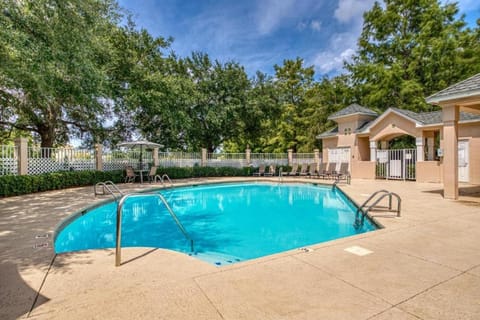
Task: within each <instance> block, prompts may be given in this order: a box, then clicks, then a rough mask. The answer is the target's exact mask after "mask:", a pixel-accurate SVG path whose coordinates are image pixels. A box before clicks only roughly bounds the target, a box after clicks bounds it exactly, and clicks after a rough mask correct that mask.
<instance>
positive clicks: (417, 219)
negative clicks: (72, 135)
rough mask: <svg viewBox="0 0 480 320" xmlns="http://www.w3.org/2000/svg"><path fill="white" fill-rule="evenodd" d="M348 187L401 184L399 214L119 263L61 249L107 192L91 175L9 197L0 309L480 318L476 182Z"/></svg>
mask: <svg viewBox="0 0 480 320" xmlns="http://www.w3.org/2000/svg"><path fill="white" fill-rule="evenodd" d="M206 180H207V179H202V180H195V181H197V182H203V181H206ZM232 180H233V179H216V180H213V179H208V181H232ZM248 180H250V181H252V180H253V178H252V179H248ZM305 180H306V181H308V182H311V181H312V180H310V179H305ZM273 181H275V182H278V178H276V179H273ZM295 181H301V180H300V179H295ZM320 181H321V180H320ZM186 182H189V181H186ZM316 182H318V180H316ZM183 183H185V181H182V182H179V181H175V184H176V185H181V184H183ZM150 187H152V185H150V184H148V183H147V184H143V185H140V184H129V185H120V188H121V189H122V190H124V191H128V192H132V191H136V190H140V189H145V188H150ZM340 188H341V189H342V190H344V191H345V192H346V193H347V194H348V195H349V196H350V197H351V198H352V199H354V201H356V202H357V203H362V202H363V201H365V200H366V199H367V197H368V196H369V195H370V194H372V193H373V192H374V191H376V190H379V189H387V190H390V191H393V192H396V193H398V194H399V195H400V196H401V198H402V212H401V213H402V216H401V218H396V217H395V214H391V213H385V212H373V215H374V216H377V217H376V219H377V221H379V222H380V223H381V224H382V225H384V226H385V228H384V229H381V230H378V231H375V232H370V233H365V234H361V235H357V236H353V237H349V238H344V239H339V240H335V241H330V242H326V243H323V244H318V245H314V246H311V247H309V249H311V250H298V249H297V250H292V251H288V252H285V253H281V254H277V255H272V256H268V257H263V258H259V259H254V260H250V261H246V262H241V263H238V264H234V265H230V266H225V267H216V266H213V265H210V264H207V263H205V262H202V261H200V260H196V259H194V258H191V257H189V256H186V255H183V254H180V253H177V252H172V251H168V250H162V249H152V248H127V249H123V251H122V253H123V256H122V260H123V264H122V266H120V267H115V266H114V260H115V254H114V250H90V251H85V252H79V253H69V254H61V255H58V256H55V255H54V253H53V249H52V234H53V231H54V229H55V226H56V225H57V223H58V222H59V221H60V220H62V219H63V218H65V217H67V216H68V215H69V214H71V213H73V212H75V211H78V210H80V209H82V208H84V207H86V206H89V205H92V204H94V203H98V202H100V201H103V200H105V199H107V198H108V197H102V198H94V196H93V188H92V187H88V188H75V189H68V190H59V191H51V192H45V193H37V194H31V195H26V196H19V197H11V198H5V199H0V258H1V259H0V319H17V318H25V317H28V318H32V319H209V320H215V319H375V320H381V319H402V320H403V319H405V320H407V319H480V187H479V186H468V185H465V186H462V187H461V194H462V196H461V198H460V200H459V201H450V200H445V199H443V198H442V196H441V190H442V185H440V184H422V183H415V182H403V181H379V180H376V181H370V180H353V181H352V184H351V185H344V184H341V185H340ZM45 234H48V235H49V237H48V238H42V236H43V235H45ZM37 236H40V237H37ZM45 244H46V247H43V246H44V245H45ZM36 245H37V246H40V248H35V246H36ZM351 247H360V249H367V250H369V251H371V253H369V254H367V255H363V256H362V255H356V254H353V253H350V252H347V251H345V249H347V248H351ZM357 249H358V248H357Z"/></svg>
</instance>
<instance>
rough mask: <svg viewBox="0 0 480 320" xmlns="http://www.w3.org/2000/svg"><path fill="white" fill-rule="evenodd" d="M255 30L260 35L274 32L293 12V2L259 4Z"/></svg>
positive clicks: (294, 2) (269, 0)
mask: <svg viewBox="0 0 480 320" xmlns="http://www.w3.org/2000/svg"><path fill="white" fill-rule="evenodd" d="M259 4H260V6H259V8H258V12H257V28H258V32H259V33H260V34H269V33H270V32H272V31H273V30H275V29H276V28H277V27H278V26H279V25H280V23H281V22H282V21H283V20H284V18H285V17H288V16H289V15H291V14H292V12H295V9H296V8H295V6H296V1H295V0H282V1H275V0H266V1H265V0H264V1H260V2H259Z"/></svg>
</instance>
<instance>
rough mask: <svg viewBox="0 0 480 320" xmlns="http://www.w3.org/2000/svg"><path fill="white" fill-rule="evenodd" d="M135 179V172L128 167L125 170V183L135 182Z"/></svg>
mask: <svg viewBox="0 0 480 320" xmlns="http://www.w3.org/2000/svg"><path fill="white" fill-rule="evenodd" d="M136 178H137V175H136V174H135V171H134V170H133V168H132V167H131V166H128V167H126V168H125V183H127V182H131V183H133V182H135V179H136Z"/></svg>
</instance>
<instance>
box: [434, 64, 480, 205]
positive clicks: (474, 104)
mask: <svg viewBox="0 0 480 320" xmlns="http://www.w3.org/2000/svg"><path fill="white" fill-rule="evenodd" d="M426 101H427V103H431V104H435V105H438V106H440V107H441V108H442V120H443V146H442V149H443V196H444V198H446V199H458V170H457V168H458V121H459V118H460V117H459V113H460V111H465V112H470V113H475V114H480V73H479V74H476V75H474V76H473V77H470V78H468V79H466V80H464V81H461V82H458V83H456V84H454V85H452V86H450V87H448V88H446V89H443V90H442V91H439V92H437V93H435V94H433V95H431V96H429V97H427V98H426ZM471 160H472V159H471ZM473 161H478V162H480V159H478V158H476V159H473Z"/></svg>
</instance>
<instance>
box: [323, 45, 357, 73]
mask: <svg viewBox="0 0 480 320" xmlns="http://www.w3.org/2000/svg"><path fill="white" fill-rule="evenodd" d="M354 54H355V50H353V49H352V48H347V49H345V50H344V51H342V52H340V53H339V54H337V53H335V52H333V51H324V52H320V53H319V54H317V56H316V57H315V60H314V65H315V66H316V68H317V69H318V70H319V71H320V72H321V73H324V74H325V73H330V72H332V71H337V70H340V69H342V68H343V64H344V62H345V61H350V59H351V58H352V56H353V55H354Z"/></svg>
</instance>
